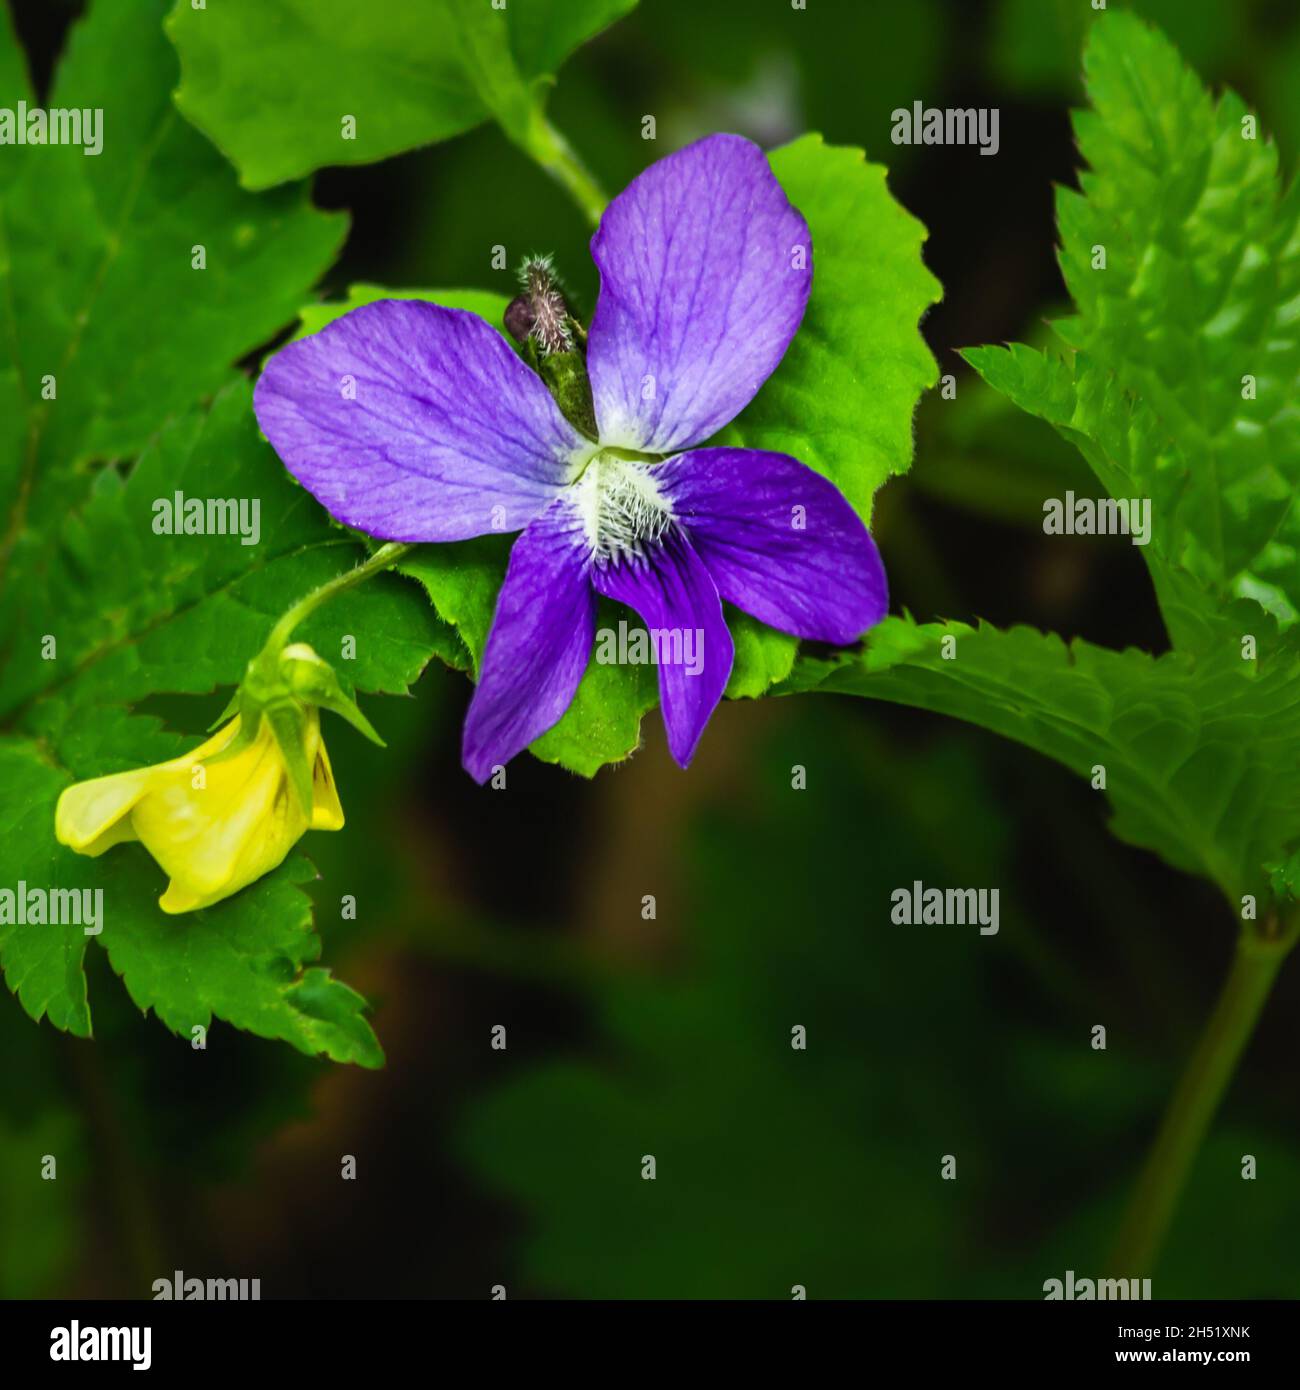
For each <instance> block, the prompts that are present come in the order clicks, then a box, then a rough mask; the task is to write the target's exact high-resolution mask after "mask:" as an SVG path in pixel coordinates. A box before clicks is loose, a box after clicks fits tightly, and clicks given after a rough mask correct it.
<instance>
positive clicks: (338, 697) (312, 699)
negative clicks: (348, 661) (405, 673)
mask: <svg viewBox="0 0 1300 1390" xmlns="http://www.w3.org/2000/svg"><path fill="white" fill-rule="evenodd" d="M296 650H306V649H304V648H303V647H302V646H301V644H299V645H298V647H297V648H296ZM294 651H295V648H293V647H289V648H286V649H285V653H284V656H283V658H282V661H281V671H282V673H283V675H284V678H285V680H286V681H287V683H288V688H289V690H290V691H291V692H292V694H293V696H294V697H295V698H296V699H299V700H304V701H306V702H307V703H308V704H313V705H318V706H319V707H320V708H321V709H327V710H329V711H331V713H333V714H337V715H339V716H341V717H342V718H343V719H346V720H347V722H348V723H349V724H351V725H352V727H353V728H354V729H355V730H356V731H357V732H358V733H360V734H364V735H365V737H366V738H368V739H369V740H370V742H371V743H373V744H376V745H378V747H380V748H386V747H387V746H388V745H387V744H385V742H384V740H383V739H382V738H380V736H379V734H378V732H377V730H376V729H375V727H374V725H373V724H371V722H370V720H368V719H367V718H366V716H365V715H364V714H362V713H361V710H360V709H359V708H358V706H357V702H356V701H355V700H354V699H352V697H351V696H350V695H348V694H347V693H346V692H345V691H344V689H343V687H342V686H341V685H340V684H339V678H338V676H337V675H335V674H334V668H333V667H332V666H330V665H329V664H328V663H327V662H324V661H322V660H321V658H320V657H318V656H317V655H316V654H315V653H314V652H312V654H311V655H310V656H295V655H290V653H291V652H294Z"/></svg>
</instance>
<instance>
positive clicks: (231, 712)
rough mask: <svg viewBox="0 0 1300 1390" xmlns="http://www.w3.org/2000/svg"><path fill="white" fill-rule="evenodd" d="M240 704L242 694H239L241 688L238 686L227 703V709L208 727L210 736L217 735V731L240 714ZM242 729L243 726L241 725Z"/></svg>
mask: <svg viewBox="0 0 1300 1390" xmlns="http://www.w3.org/2000/svg"><path fill="white" fill-rule="evenodd" d="M239 703H240V692H239V687H238V686H236V687H235V691H234V693H233V694H232V695H231V697H230V699H229V700H227V701H226V707H225V709H223V710H222V711H221V713H220V714H219V715H217V717H216V718H215V719H214V720H213V721H212V723H211V724H209V725H208V728H207V732H208V733H210V734H215V733H216V731H217V730H218V729H219V728H220V727H221V726H222V725H223V724H224V723H225V722H226V721H227V720H228V719H233V718H234V717H235V715H236V714H237V713H238V712H239ZM240 727H241V728H242V727H243V725H242V724H241V725H240Z"/></svg>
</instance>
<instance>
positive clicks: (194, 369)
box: [0, 0, 345, 646]
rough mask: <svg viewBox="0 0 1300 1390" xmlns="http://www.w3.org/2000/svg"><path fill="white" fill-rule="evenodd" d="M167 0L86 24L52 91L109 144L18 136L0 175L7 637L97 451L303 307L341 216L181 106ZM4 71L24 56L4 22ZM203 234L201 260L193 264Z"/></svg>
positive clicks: (130, 436)
mask: <svg viewBox="0 0 1300 1390" xmlns="http://www.w3.org/2000/svg"><path fill="white" fill-rule="evenodd" d="M161 15H162V6H161V3H158V2H156V0H133V2H132V3H130V4H112V3H107V4H98V5H96V6H95V7H94V10H93V12H92V13H91V15H90V17H89V18H88V19H86V20H84V21H82V22H81V23H79V24H77V25H75V26H74V28H73V30H72V32H71V37H70V39H69V41H68V46H67V51H66V54H65V56H64V58H63V61H62V62H61V64H60V65H59V68H58V71H57V73H56V77H55V82H54V88H53V91H52V93H51V95H50V99H49V100H50V104H51V105H52V106H66V107H74V108H89V109H100V110H102V112H103V124H102V136H103V148H102V150H101V152H100V153H99V154H97V155H92V154H88V153H87V152H86V150H83V149H82V148H81V147H79V146H76V145H50V146H31V145H23V146H6V147H5V156H4V160H3V167H4V170H5V175H4V177H3V178H0V321H2V327H0V639H2V645H4V646H8V645H9V643H10V642H11V641H12V634H11V622H12V620H13V619H14V617H15V615H16V614H17V612H18V611H19V609H20V608H25V609H30V607H31V606H32V604H33V603H34V602H35V601H36V593H35V592H34V593H33V594H31V595H28V594H25V593H24V592H23V590H24V589H25V587H26V586H27V585H28V583H29V582H30V583H31V584H32V585H33V586H36V588H37V589H38V588H39V585H40V583H41V582H42V580H41V575H42V572H43V570H44V568H45V561H46V558H47V557H46V553H45V550H44V544H43V542H44V535H45V533H46V531H47V529H50V528H53V527H54V526H56V525H57V524H58V523H59V522H61V520H62V519H63V518H64V517H66V516H67V514H68V512H69V511H70V510H72V509H74V508H75V507H76V506H78V505H79V504H80V503H81V501H82V500H83V499H84V498H85V497H86V495H87V493H88V491H89V488H90V484H91V481H92V477H93V474H92V470H91V464H92V463H93V462H94V461H96V460H101V459H105V458H108V459H113V458H125V457H129V456H131V455H133V454H135V453H137V452H138V451H139V450H140V449H141V448H142V447H143V445H144V444H145V442H146V441H147V440H148V439H149V438H150V437H151V435H152V434H153V433H154V432H155V431H156V430H157V428H158V427H159V425H160V424H162V422H163V421H164V420H166V419H167V418H168V417H169V416H171V415H173V414H175V413H176V412H177V411H180V410H184V409H186V408H188V407H189V406H190V405H191V404H193V403H194V402H195V401H197V400H199V399H200V398H202V397H204V396H206V395H209V394H211V393H212V392H214V391H216V390H217V389H218V388H219V387H220V386H221V385H222V383H223V382H224V381H225V379H226V376H227V374H228V372H229V369H230V364H231V363H232V362H235V361H237V360H238V359H239V358H240V357H242V356H244V355H245V354H246V353H247V352H249V351H250V350H251V349H253V348H254V347H256V346H257V345H258V344H259V343H262V342H264V341H265V340H266V339H268V338H269V337H270V336H271V335H273V334H274V333H275V332H276V331H277V330H278V329H279V328H280V327H281V326H282V325H283V324H285V323H286V322H288V321H289V320H290V319H292V317H293V314H294V312H295V311H296V309H297V306H298V305H299V304H301V303H302V300H303V298H304V296H305V294H306V291H307V290H308V288H309V287H310V285H311V284H312V282H313V281H314V280H315V278H316V277H317V275H319V274H320V273H321V271H322V270H323V269H324V268H325V267H326V265H327V264H328V263H329V261H330V259H331V258H332V256H333V255H334V253H335V251H336V250H337V248H338V245H339V243H340V241H341V239H342V236H343V232H344V226H345V222H344V219H343V218H342V217H341V216H338V215H327V214H324V213H321V212H318V211H316V210H315V209H314V208H312V207H311V206H310V204H309V202H308V200H307V197H306V193H305V190H303V189H301V188H289V189H284V190H281V191H280V192H277V193H275V194H273V195H271V196H269V197H266V198H252V197H250V196H248V195H247V194H245V193H241V192H240V191H239V188H238V187H237V185H236V182H235V179H234V178H233V176H232V175H231V172H230V170H229V168H228V167H227V166H226V165H225V163H224V162H223V161H222V160H221V159H220V157H219V156H218V155H217V154H216V153H215V152H214V151H213V150H212V148H211V147H210V146H209V145H208V144H207V142H206V141H205V140H203V139H202V138H201V137H200V136H198V135H196V134H195V133H194V131H192V130H191V129H190V128H189V127H188V126H187V125H186V124H185V122H184V121H182V120H181V119H180V118H179V117H178V116H177V114H176V112H175V110H174V108H173V107H172V104H171V100H170V89H171V87H172V85H173V84H174V82H175V72H176V60H175V56H174V55H173V53H172V52H171V49H170V48H169V46H168V45H167V43H166V41H165V39H164V38H163V36H162V34H161V31H160V28H159V23H160V19H161ZM0 55H2V56H0V71H2V70H5V69H9V70H15V69H19V68H21V65H22V57H21V54H20V53H19V51H18V50H17V48H16V46H15V44H14V40H13V38H12V35H10V34H9V32H8V31H7V30H0ZM200 250H201V252H202V258H203V261H204V265H203V268H202V269H198V268H195V265H196V261H197V260H198V259H199V251H200Z"/></svg>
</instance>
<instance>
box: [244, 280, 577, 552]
mask: <svg viewBox="0 0 1300 1390" xmlns="http://www.w3.org/2000/svg"><path fill="white" fill-rule="evenodd" d="M253 404H254V408H255V410H256V412H257V419H258V423H259V424H260V425H261V427H262V432H263V433H264V434H265V435H266V437H267V438H268V439H269V440H270V441H271V443H272V444H273V445H274V446H275V450H276V452H277V453H278V454H279V455H280V457H281V459H283V461H284V464H285V467H286V468H288V470H289V472H290V473H292V474H293V476H294V477H295V478H297V479H298V481H299V482H300V483H302V485H303V486H304V487H305V488H306V489H307V490H308V491H309V492H310V493H311V494H312V495H313V496H314V497H315V498H316V499H317V500H318V501H319V502H321V503H322V504H323V505H324V506H325V508H326V509H327V510H328V511H329V513H330V514H331V515H332V516H333V517H335V518H336V519H337V520H339V521H342V522H344V523H345V524H346V525H348V526H354V527H356V528H357V529H358V530H361V531H365V532H367V533H368V534H370V535H372V536H377V537H381V538H382V539H385V540H398V541H454V540H463V539H465V538H466V537H469V536H480V535H484V534H485V533H487V532H490V531H518V530H520V529H522V528H523V527H524V526H526V525H527V524H528V522H529V521H530V520H531V519H532V518H533V517H534V516H536V515H537V514H538V513H539V512H540V511H542V510H543V509H544V508H545V507H546V505H547V504H548V503H549V502H550V500H551V499H552V498H553V497H554V496H556V494H557V493H558V492H559V490H560V489H561V487H563V485H564V483H565V481H566V480H567V478H568V476H569V471H570V462H571V460H572V458H573V456H574V454H575V453H576V452H579V451H581V449H582V448H583V446H584V442H585V441H583V439H582V438H581V436H580V435H578V433H577V432H576V431H575V430H574V428H573V427H572V426H571V425H570V424H569V423H568V421H566V420H565V418H564V417H563V415H561V414H560V412H559V410H558V409H557V407H556V405H555V403H554V401H553V400H552V399H551V397H550V395H549V393H548V392H547V390H546V387H545V386H544V385H543V384H542V381H541V379H540V378H539V377H538V376H537V375H536V374H535V373H534V372H532V371H530V370H529V369H528V367H526V366H525V365H524V363H523V362H521V361H520V360H519V358H518V357H516V356H515V354H514V352H512V351H511V349H510V347H509V346H508V345H507V344H506V342H505V340H504V339H503V338H502V337H501V335H500V334H498V333H496V332H495V331H494V330H493V329H492V328H491V327H490V326H489V325H488V324H487V323H486V322H485V321H484V320H483V319H481V318H479V317H478V315H476V314H470V313H466V312H464V311H463V310H459V309H443V308H440V307H438V306H436V305H433V304H426V303H423V302H422V301H418V300H397V299H384V300H379V301H377V302H375V303H373V304H366V305H363V306H361V307H360V308H357V309H353V310H352V311H351V312H350V313H348V314H344V315H343V317H342V318H338V319H335V320H334V322H333V323H331V324H328V325H327V326H326V327H325V328H322V329H321V331H320V332H319V333H315V334H313V335H312V336H311V337H310V338H303V339H302V340H300V341H299V342H296V343H290V344H289V345H288V346H287V347H285V348H282V349H281V350H280V351H279V352H278V353H276V354H275V356H274V357H272V358H271V360H270V361H269V362H268V363H267V364H266V368H265V370H264V371H263V372H262V375H261V378H260V379H259V380H258V383H257V389H256V391H255V393H254V397H253Z"/></svg>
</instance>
